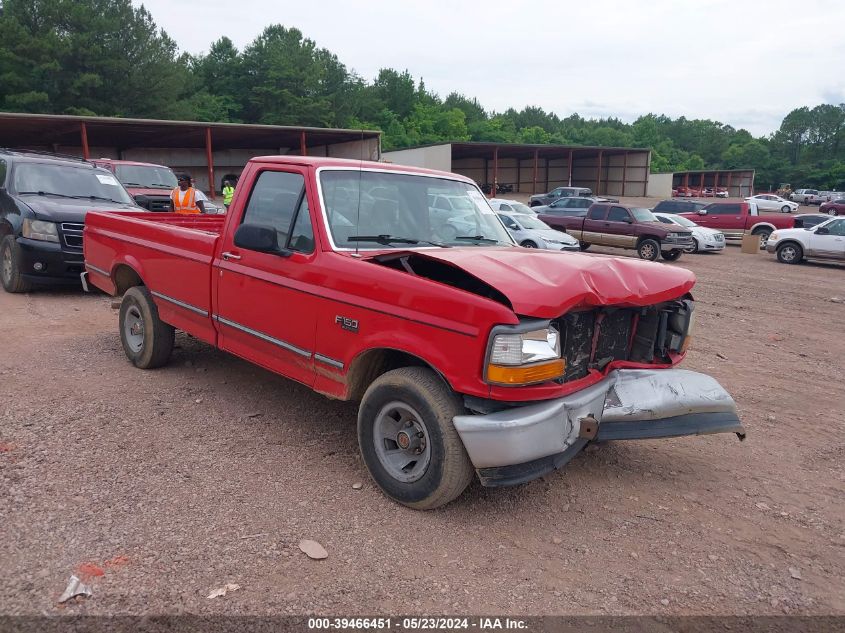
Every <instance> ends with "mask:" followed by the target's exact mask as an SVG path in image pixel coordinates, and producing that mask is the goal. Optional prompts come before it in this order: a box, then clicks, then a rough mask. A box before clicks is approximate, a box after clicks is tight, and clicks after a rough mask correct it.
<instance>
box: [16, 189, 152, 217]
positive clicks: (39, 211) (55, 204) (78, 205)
mask: <svg viewBox="0 0 845 633" xmlns="http://www.w3.org/2000/svg"><path fill="white" fill-rule="evenodd" d="M18 199H19V200H20V201H21V202H23V203H24V204H26V205H27V206H28V207H29V208H30V209H32V211H33V212H34V213H35V216H36V217H37V218H38V219H39V220H48V221H50V222H85V215H86V214H87V213H88V212H89V211H144V209H142V208H140V207H138V206H136V205H134V204H121V203H120V202H111V201H107V200H89V199H84V198H83V199H76V198H59V197H54V196H39V195H29V194H27V195H24V196H18Z"/></svg>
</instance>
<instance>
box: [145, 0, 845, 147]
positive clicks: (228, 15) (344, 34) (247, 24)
mask: <svg viewBox="0 0 845 633" xmlns="http://www.w3.org/2000/svg"><path fill="white" fill-rule="evenodd" d="M144 5H145V6H146V7H147V8H148V9H149V10H150V11H151V13H152V14H153V17H154V18H155V20H156V22H157V23H158V25H159V26H161V27H163V28H164V29H165V30H166V31H167V32H168V33H169V34H170V35H171V36H172V37H173V38H174V39H176V41H177V42H178V43H179V45H180V47H182V49H183V50H187V51H188V52H191V53H199V52H201V51H204V50H207V49H208V46H209V45H210V44H211V42H213V41H214V40H216V39H218V38H219V37H220V36H222V35H227V36H229V37H230V38H231V39H232V40H233V41H234V42H235V44H236V45H237V46H238V47H241V48H242V47H244V46H245V45H247V44H248V43H249V42H250V41H252V40H253V39H254V38H255V36H256V35H258V34H259V33H260V32H261V31H262V30H263V28H264V27H265V26H267V25H269V24H273V23H281V24H284V25H285V26H295V27H297V28H299V29H300V30H301V31H302V32H303V34H304V35H305V36H306V37H309V38H311V39H313V40H315V41H316V42H317V44H318V45H319V46H321V47H324V48H327V49H329V50H331V51H332V52H333V53H335V54H337V56H338V58H339V59H340V60H341V61H342V62H343V63H345V64H346V65H347V66H348V67H350V68H352V69H354V70H356V71H357V72H358V73H359V74H361V75H362V76H363V77H365V78H366V79H372V78H373V77H374V76H375V75H376V74H377V73H378V70H379V68H382V67H392V68H396V69H399V70H404V69H408V70H409V71H410V72H411V74H412V75H414V77H416V78H417V79H419V78H420V77H422V78H424V79H425V82H426V86H427V87H428V88H429V89H430V90H433V91H435V92H437V93H439V94H440V95H441V96H444V97H445V96H446V94H448V93H449V92H452V91H457V92H460V93H463V94H465V95H467V96H469V97H476V98H478V100H479V101H480V102H481V103H482V104H483V105H484V106H485V107H486V108H488V109H495V110H499V111H501V110H504V109H506V108H508V107H515V108H517V109H521V108H522V107H524V106H526V105H537V106H540V107H542V108H544V109H545V110H547V111H551V112H555V113H557V114H558V115H559V116H567V115H569V114H571V113H573V112H576V111H577V112H578V113H579V114H581V115H582V116H591V115H592V116H610V115H612V116H617V117H619V118H622V119H624V120H631V119H633V118H636V116H637V115H639V114H644V113H647V112H656V113H665V114H668V115H670V116H673V117H677V116H681V115H683V116H686V117H687V118H708V119H715V120H718V121H721V122H722V123H727V124H730V125H733V126H734V127H746V128H747V129H748V130H749V131H751V132H752V133H753V134H758V135H759V134H765V133H768V132H771V131H773V130H774V129H776V128H777V127H778V125H779V124H780V121H781V119H782V118H783V116H784V115H786V114H787V113H788V112H789V111H790V110H791V109H793V108H795V107H800V106H802V105H809V106H813V105H816V104H818V103H821V102H824V101H830V100H831V99H835V100H836V102H838V101H839V100H841V99H842V98H843V97H845V82H843V81H842V80H841V79H840V78H839V72H838V71H839V69H840V68H841V67H842V65H843V61H845V41H843V40H838V36H837V35H836V33H837V31H836V26H837V25H839V24H842V23H845V3H840V2H837V1H836V0H805V2H802V3H801V5H800V6H796V4H795V3H794V2H791V1H788V0H772V1H769V2H766V1H764V0H761V1H755V2H751V1H744V2H743V1H739V2H737V1H736V0H697V1H696V2H695V3H694V5H693V4H692V3H689V6H688V3H679V2H674V1H672V0H651V1H644V0H640V2H631V0H594V1H593V2H589V3H574V2H560V1H558V2H556V1H554V0H537V1H534V2H516V1H513V0H511V1H508V2H505V1H503V0H490V1H487V2H467V1H462V0H451V1H449V0H428V1H427V2H425V3H417V2H413V3H411V2H397V1H395V0H393V1H389V0H370V1H367V0H363V1H361V2H348V1H346V2H342V1H339V0H319V1H317V2H308V3H299V2H297V3H293V2H267V1H266V0H239V2H236V3H233V2H230V1H229V0H203V2H192V1H191V0H188V1H186V2H181V3H173V2H172V1H171V0H146V1H145V2H144ZM787 18H788V19H787ZM826 34H830V36H831V37H826ZM588 104H590V105H588Z"/></svg>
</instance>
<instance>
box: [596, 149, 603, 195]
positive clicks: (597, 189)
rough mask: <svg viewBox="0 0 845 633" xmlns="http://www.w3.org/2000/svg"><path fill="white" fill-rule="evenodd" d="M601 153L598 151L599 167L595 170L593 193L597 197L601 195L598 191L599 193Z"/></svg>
mask: <svg viewBox="0 0 845 633" xmlns="http://www.w3.org/2000/svg"><path fill="white" fill-rule="evenodd" d="M602 153H603V152H602V150H599V165H598V167H597V168H596V191H595V194H596V195H597V196H598V195H601V193H600V191H601V156H602Z"/></svg>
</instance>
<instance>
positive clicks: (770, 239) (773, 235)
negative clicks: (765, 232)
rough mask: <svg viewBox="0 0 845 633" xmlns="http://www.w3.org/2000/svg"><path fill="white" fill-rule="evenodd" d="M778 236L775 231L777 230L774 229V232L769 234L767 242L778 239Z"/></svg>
mask: <svg viewBox="0 0 845 633" xmlns="http://www.w3.org/2000/svg"><path fill="white" fill-rule="evenodd" d="M778 237H779V235H778V232H777V231H775V232H774V233H772V234H771V235H770V236H769V240H768V241H769V242H774V241H776V240H777V239H778Z"/></svg>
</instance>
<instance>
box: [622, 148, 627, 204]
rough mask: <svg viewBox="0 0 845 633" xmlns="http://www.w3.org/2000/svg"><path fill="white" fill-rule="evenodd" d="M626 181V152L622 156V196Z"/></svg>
mask: <svg viewBox="0 0 845 633" xmlns="http://www.w3.org/2000/svg"><path fill="white" fill-rule="evenodd" d="M627 183H628V152H625V155H624V157H623V158H622V196H623V197H624V196H625V185H626V184H627Z"/></svg>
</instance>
